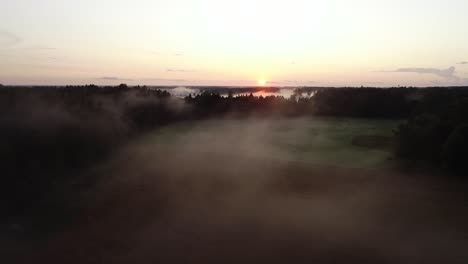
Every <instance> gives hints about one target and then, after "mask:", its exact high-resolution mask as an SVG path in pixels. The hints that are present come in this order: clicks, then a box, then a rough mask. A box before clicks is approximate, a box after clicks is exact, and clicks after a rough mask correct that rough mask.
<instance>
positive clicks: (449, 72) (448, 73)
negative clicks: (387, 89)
mask: <svg viewBox="0 0 468 264" xmlns="http://www.w3.org/2000/svg"><path fill="white" fill-rule="evenodd" d="M383 72H399V73H418V74H432V75H435V76H438V77H441V78H444V79H447V80H452V81H456V80H459V79H460V78H459V77H458V76H456V72H455V67H453V66H452V67H450V68H448V69H437V68H399V69H396V70H394V71H383Z"/></svg>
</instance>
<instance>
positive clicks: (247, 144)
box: [146, 118, 403, 169]
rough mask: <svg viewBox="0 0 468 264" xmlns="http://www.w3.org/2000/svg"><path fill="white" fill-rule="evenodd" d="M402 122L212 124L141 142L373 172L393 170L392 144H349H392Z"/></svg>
mask: <svg viewBox="0 0 468 264" xmlns="http://www.w3.org/2000/svg"><path fill="white" fill-rule="evenodd" d="M402 122H403V121H402V120H378V119H356V118H296V119H275V120H254V119H252V120H212V121H205V122H198V123H184V124H178V125H173V126H169V127H166V128H164V129H163V130H162V131H160V132H158V133H156V134H155V135H154V136H151V137H149V138H147V139H146V140H148V144H152V143H162V144H173V143H174V142H178V143H181V147H182V149H183V148H184V144H183V142H186V143H189V144H188V145H185V147H193V146H190V144H193V143H196V144H200V146H204V147H203V148H202V149H207V148H208V149H209V150H210V151H213V152H219V151H224V150H227V152H230V151H229V149H231V148H236V147H242V148H243V149H242V154H243V155H247V156H248V155H253V156H258V155H260V156H263V158H267V157H269V158H279V159H284V160H289V161H301V162H306V163H313V164H318V165H331V166H339V167H345V168H374V169H377V168H390V167H392V166H394V161H393V157H392V155H393V154H392V151H393V149H392V148H391V144H390V146H388V144H387V146H385V144H384V145H383V146H382V144H380V145H379V144H377V143H378V142H375V143H376V144H375V146H372V144H371V145H369V144H367V145H365V144H363V145H362V146H361V145H357V144H353V142H354V143H355V139H359V138H364V139H365V138H366V137H367V138H368V137H377V139H381V140H382V139H383V140H387V141H390V143H391V142H392V141H393V136H394V134H393V130H396V129H397V127H398V125H399V124H400V123H402ZM236 142H237V143H236ZM371 143H372V142H371ZM229 145H232V146H229Z"/></svg>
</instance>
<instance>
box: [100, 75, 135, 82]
mask: <svg viewBox="0 0 468 264" xmlns="http://www.w3.org/2000/svg"><path fill="white" fill-rule="evenodd" d="M98 80H104V81H133V80H132V79H124V78H119V77H109V76H104V77H100V78H98Z"/></svg>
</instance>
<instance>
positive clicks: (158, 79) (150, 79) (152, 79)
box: [141, 78, 188, 82]
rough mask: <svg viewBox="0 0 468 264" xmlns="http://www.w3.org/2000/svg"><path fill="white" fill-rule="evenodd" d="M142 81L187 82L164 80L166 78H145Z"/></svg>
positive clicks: (182, 80) (183, 80)
mask: <svg viewBox="0 0 468 264" xmlns="http://www.w3.org/2000/svg"><path fill="white" fill-rule="evenodd" d="M141 80H142V81H147V82H187V81H188V80H185V79H164V78H145V79H141Z"/></svg>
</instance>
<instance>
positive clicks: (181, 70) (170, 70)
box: [166, 69, 195, 72]
mask: <svg viewBox="0 0 468 264" xmlns="http://www.w3.org/2000/svg"><path fill="white" fill-rule="evenodd" d="M166 71H167V72H195V71H194V70H183V69H167V70H166Z"/></svg>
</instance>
